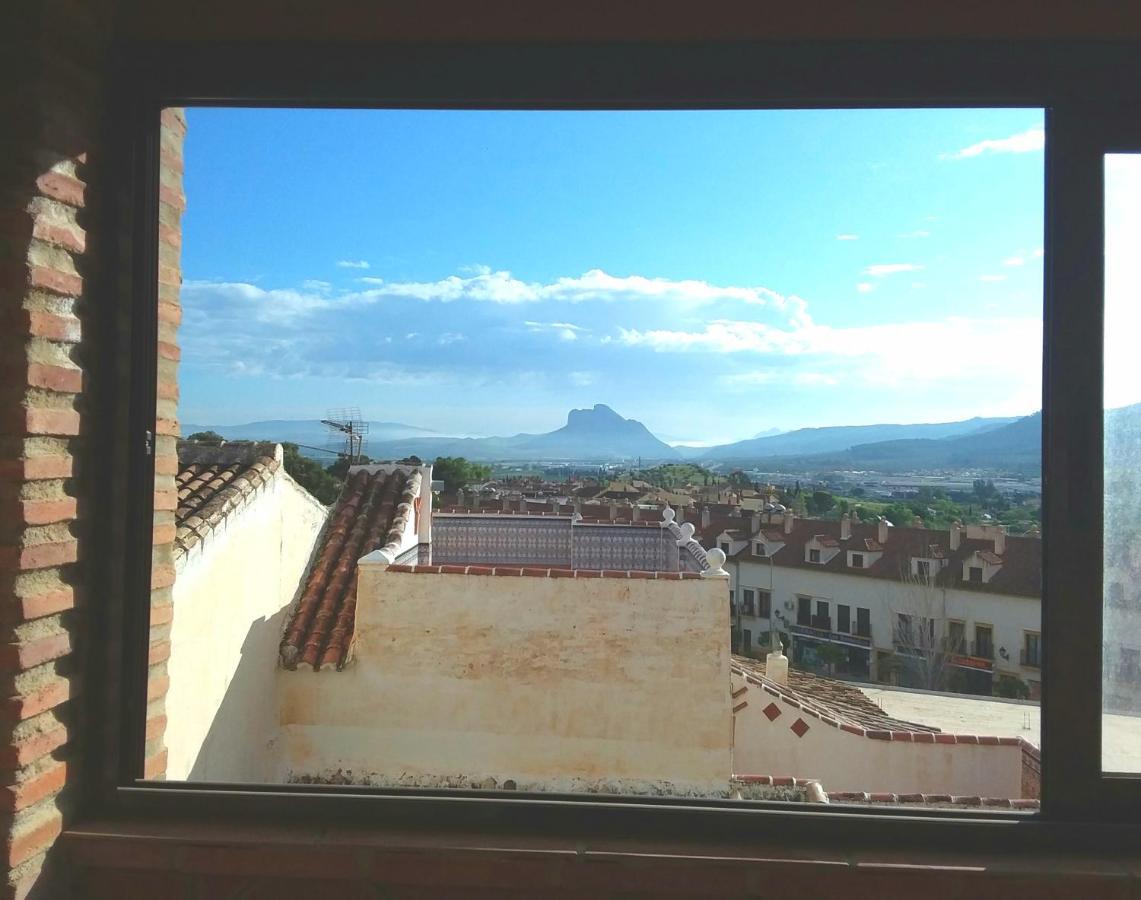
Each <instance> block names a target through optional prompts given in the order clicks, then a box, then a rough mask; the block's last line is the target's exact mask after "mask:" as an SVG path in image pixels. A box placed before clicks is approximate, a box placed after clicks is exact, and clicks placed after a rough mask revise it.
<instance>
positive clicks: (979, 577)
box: [970, 566, 983, 584]
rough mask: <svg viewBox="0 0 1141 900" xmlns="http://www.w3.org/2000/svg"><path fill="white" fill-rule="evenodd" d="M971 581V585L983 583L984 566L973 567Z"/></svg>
mask: <svg viewBox="0 0 1141 900" xmlns="http://www.w3.org/2000/svg"><path fill="white" fill-rule="evenodd" d="M970 580H971V584H982V583H983V569H982V566H971V569H970Z"/></svg>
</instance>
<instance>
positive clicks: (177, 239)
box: [158, 222, 182, 250]
mask: <svg viewBox="0 0 1141 900" xmlns="http://www.w3.org/2000/svg"><path fill="white" fill-rule="evenodd" d="M158 239H159V240H160V241H162V243H164V244H166V245H167V246H168V247H174V248H175V249H176V250H178V249H180V248H181V247H182V231H181V230H180V229H178V228H172V227H171V226H170V225H166V224H165V223H163V222H159V225H158Z"/></svg>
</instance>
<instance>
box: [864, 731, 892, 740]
mask: <svg viewBox="0 0 1141 900" xmlns="http://www.w3.org/2000/svg"><path fill="white" fill-rule="evenodd" d="M864 737H869V738H871V739H872V740H873V741H890V740H891V732H890V731H880V730H878V729H877V730H868V731H865V732H864Z"/></svg>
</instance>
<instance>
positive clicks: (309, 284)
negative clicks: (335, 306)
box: [301, 278, 333, 294]
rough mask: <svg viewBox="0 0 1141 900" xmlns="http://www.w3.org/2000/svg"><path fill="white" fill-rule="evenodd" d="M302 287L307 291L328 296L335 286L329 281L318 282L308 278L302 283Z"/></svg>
mask: <svg viewBox="0 0 1141 900" xmlns="http://www.w3.org/2000/svg"><path fill="white" fill-rule="evenodd" d="M301 287H302V288H304V289H305V290H307V291H314V292H316V293H318V294H327V293H329V291H331V290H332V289H333V286H332V285H331V284H329V282H327V281H318V280H317V279H316V278H308V279H306V280H305V281H303V282H301Z"/></svg>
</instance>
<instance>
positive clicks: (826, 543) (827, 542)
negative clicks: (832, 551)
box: [812, 534, 840, 547]
mask: <svg viewBox="0 0 1141 900" xmlns="http://www.w3.org/2000/svg"><path fill="white" fill-rule="evenodd" d="M812 539H813V540H814V541H816V543H818V544H819V545H820V546H821V547H839V546H840V542H839V541H837V540H836V539H835V538H834V537H832V536H831V535H828V534H814V535H813V536H812Z"/></svg>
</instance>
